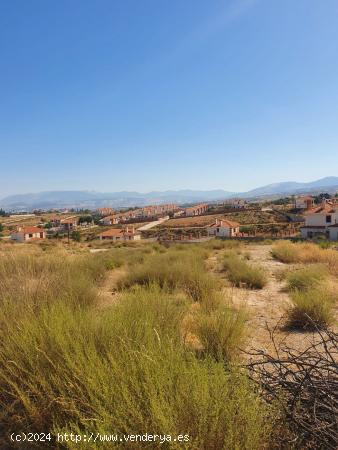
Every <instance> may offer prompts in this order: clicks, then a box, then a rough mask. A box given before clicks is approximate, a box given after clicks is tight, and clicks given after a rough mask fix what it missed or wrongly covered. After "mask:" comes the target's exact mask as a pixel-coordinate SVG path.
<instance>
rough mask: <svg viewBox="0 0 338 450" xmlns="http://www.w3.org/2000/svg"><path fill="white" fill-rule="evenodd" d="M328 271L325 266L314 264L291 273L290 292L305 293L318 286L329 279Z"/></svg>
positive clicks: (287, 278) (288, 282) (288, 281)
mask: <svg viewBox="0 0 338 450" xmlns="http://www.w3.org/2000/svg"><path fill="white" fill-rule="evenodd" d="M328 275H329V273H328V269H327V267H325V266H324V265H320V264H312V265H309V266H305V267H302V268H300V269H295V270H293V271H290V272H289V273H288V274H287V276H286V280H287V284H288V289H289V290H291V291H292V290H300V291H305V290H308V289H311V288H314V287H316V286H318V285H319V284H320V283H321V282H323V281H325V280H326V279H327V278H328Z"/></svg>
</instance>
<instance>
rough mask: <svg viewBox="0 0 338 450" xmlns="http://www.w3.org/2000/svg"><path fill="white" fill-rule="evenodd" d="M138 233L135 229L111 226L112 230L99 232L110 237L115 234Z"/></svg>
mask: <svg viewBox="0 0 338 450" xmlns="http://www.w3.org/2000/svg"><path fill="white" fill-rule="evenodd" d="M134 234H136V233H135V231H132V230H128V231H127V230H126V229H122V228H111V229H110V230H107V231H103V232H102V233H100V234H99V236H102V237H104V236H108V237H113V236H125V235H129V236H130V235H134Z"/></svg>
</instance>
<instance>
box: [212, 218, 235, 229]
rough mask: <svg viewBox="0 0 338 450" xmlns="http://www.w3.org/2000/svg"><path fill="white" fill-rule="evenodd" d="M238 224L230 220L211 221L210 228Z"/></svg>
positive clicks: (233, 226)
mask: <svg viewBox="0 0 338 450" xmlns="http://www.w3.org/2000/svg"><path fill="white" fill-rule="evenodd" d="M239 226H240V224H239V223H238V222H232V221H231V220H223V219H222V220H220V221H219V222H218V223H213V224H212V225H210V228H218V227H225V228H238V227H239Z"/></svg>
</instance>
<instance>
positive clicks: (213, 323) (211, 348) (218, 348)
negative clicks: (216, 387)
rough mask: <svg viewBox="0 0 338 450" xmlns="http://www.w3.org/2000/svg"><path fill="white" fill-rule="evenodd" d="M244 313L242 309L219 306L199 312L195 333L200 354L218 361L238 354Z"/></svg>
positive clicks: (243, 324) (225, 360) (242, 338)
mask: <svg viewBox="0 0 338 450" xmlns="http://www.w3.org/2000/svg"><path fill="white" fill-rule="evenodd" d="M245 321H246V314H245V312H244V310H243V309H234V308H231V307H230V306H224V305H223V306H219V307H218V308H217V309H214V310H213V311H211V312H209V313H203V312H202V313H200V314H199V315H198V317H197V319H196V330H195V333H196V335H197V337H198V339H199V341H200V342H201V344H202V347H203V350H202V354H204V355H209V356H211V357H212V358H214V359H215V361H218V362H226V363H227V362H230V361H233V360H234V359H235V357H236V356H237V355H238V352H239V349H240V346H241V345H242V344H243V342H244V327H245Z"/></svg>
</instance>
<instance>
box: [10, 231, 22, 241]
mask: <svg viewBox="0 0 338 450" xmlns="http://www.w3.org/2000/svg"><path fill="white" fill-rule="evenodd" d="M11 239H12V241H17V242H24V240H25V235H24V234H23V233H12V234H11Z"/></svg>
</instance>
